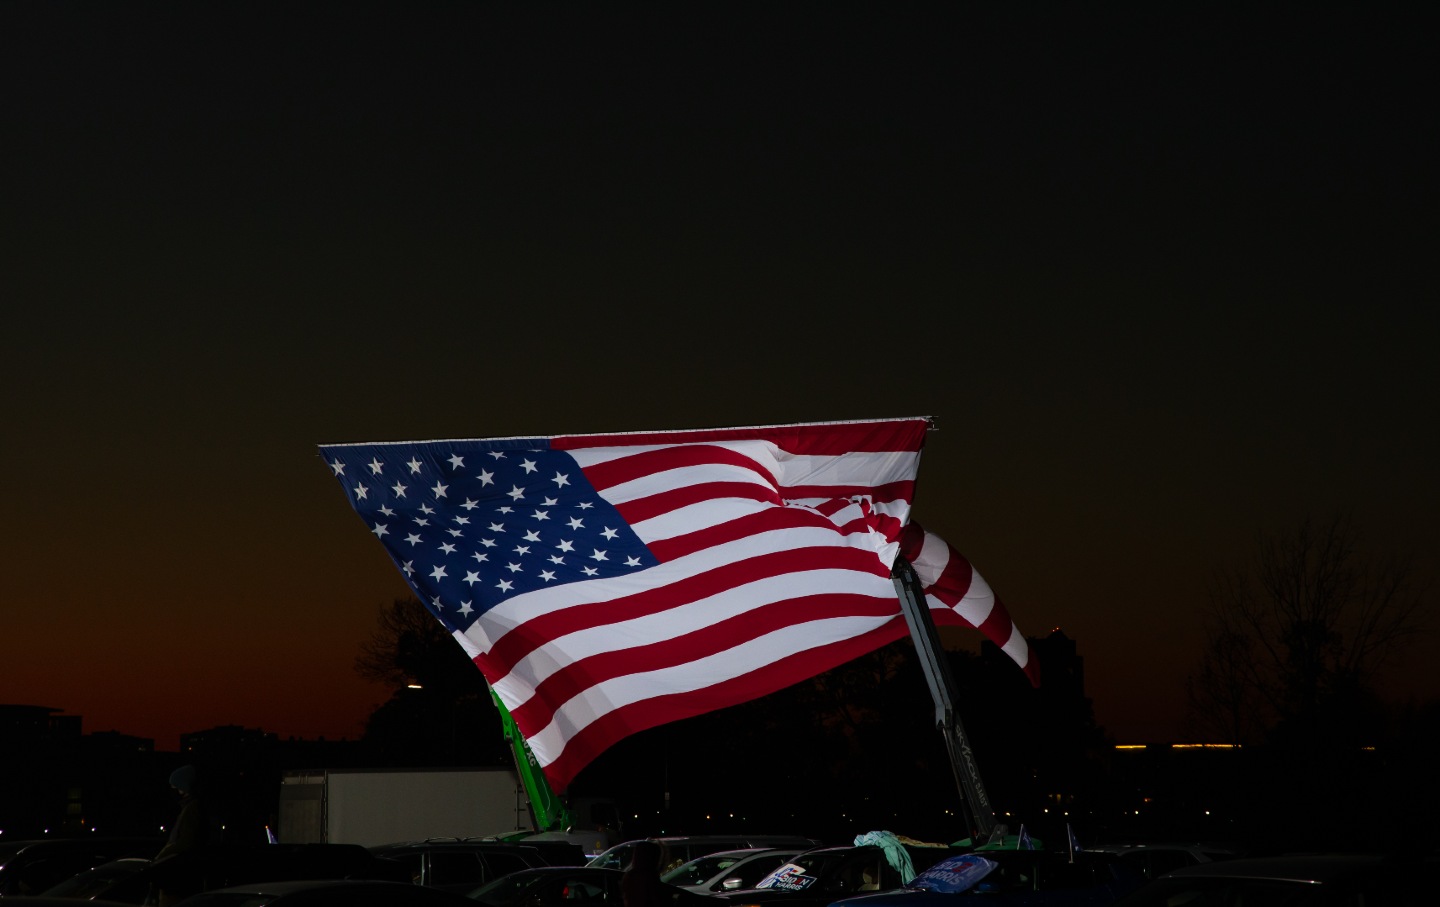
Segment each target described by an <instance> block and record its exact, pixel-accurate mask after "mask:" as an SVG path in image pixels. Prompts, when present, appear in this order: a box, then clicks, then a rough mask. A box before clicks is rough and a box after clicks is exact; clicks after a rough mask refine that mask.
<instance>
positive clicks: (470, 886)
mask: <svg viewBox="0 0 1440 907" xmlns="http://www.w3.org/2000/svg"><path fill="white" fill-rule="evenodd" d="M369 850H370V853H372V854H374V855H375V856H377V857H381V858H384V859H387V860H394V861H396V862H399V863H402V864H404V866H405V868H406V870H407V873H408V875H409V877H410V880H411V881H412V882H414V883H415V884H417V885H424V886H426V887H428V888H443V889H445V890H446V891H454V892H457V893H459V894H464V893H466V892H469V891H473V890H474V889H476V888H478V887H479V886H481V885H483V884H485V883H486V882H489V881H491V880H492V879H498V878H500V877H501V876H503V875H508V874H509V873H512V872H514V871H516V870H517V869H528V868H531V867H535V866H548V865H550V864H549V863H548V862H547V861H546V859H545V857H544V856H543V854H542V853H541V851H540V850H539V849H537V848H535V847H530V846H528V845H524V844H508V843H504V842H501V841H474V840H468V839H461V838H431V839H429V840H425V841H399V842H396V843H393V844H377V845H376V846H374V847H371V848H369Z"/></svg>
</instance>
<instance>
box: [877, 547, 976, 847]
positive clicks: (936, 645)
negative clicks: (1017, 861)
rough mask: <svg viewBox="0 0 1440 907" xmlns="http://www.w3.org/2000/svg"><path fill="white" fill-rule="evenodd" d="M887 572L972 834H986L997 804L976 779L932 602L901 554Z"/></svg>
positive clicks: (973, 756) (974, 766)
mask: <svg viewBox="0 0 1440 907" xmlns="http://www.w3.org/2000/svg"><path fill="white" fill-rule="evenodd" d="M890 575H891V578H892V579H893V580H894V582H895V591H896V592H898V593H899V594H900V609H901V611H903V612H904V614H905V623H906V624H907V625H909V627H910V636H911V638H912V639H913V640H914V641H915V651H916V652H917V653H918V654H919V656H920V664H921V666H922V667H923V668H924V670H925V682H926V683H927V684H928V685H929V686H930V696H931V698H933V699H934V700H935V726H936V727H937V728H939V730H940V733H941V734H942V735H943V736H944V738H945V748H946V749H947V750H948V751H949V753H950V768H951V770H952V771H954V773H955V782H956V784H957V785H958V786H959V788H960V798H961V800H962V801H963V803H964V806H965V809H966V811H967V812H968V813H969V815H968V816H967V818H968V819H969V825H970V837H971V839H972V840H975V841H981V840H985V839H988V838H989V837H990V834H991V833H992V832H993V831H995V828H996V821H995V810H994V809H993V808H992V807H991V806H990V798H989V797H988V796H987V795H986V793H985V785H984V784H983V783H982V782H981V781H980V770H979V768H978V767H977V766H976V764H975V754H974V753H973V752H972V751H971V749H970V742H969V740H968V739H966V737H965V730H964V728H963V727H962V726H961V724H960V717H959V716H958V715H956V714H955V704H954V700H955V681H954V679H953V677H952V676H951V674H950V664H949V662H947V661H946V660H945V650H944V649H943V648H941V646H940V634H939V633H938V632H937V631H936V630H935V621H934V620H933V619H932V618H931V617H930V606H929V605H927V604H926V603H925V593H924V588H923V587H922V586H921V584H920V578H919V577H918V576H916V575H915V568H914V567H912V566H911V565H910V562H909V561H907V560H905V558H903V557H897V558H896V559H895V566H894V567H893V569H892V570H891V574H890Z"/></svg>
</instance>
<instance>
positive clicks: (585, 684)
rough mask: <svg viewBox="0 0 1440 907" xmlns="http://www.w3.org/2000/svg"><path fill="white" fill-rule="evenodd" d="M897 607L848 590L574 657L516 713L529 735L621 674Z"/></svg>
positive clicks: (779, 654)
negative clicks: (819, 622) (647, 642)
mask: <svg viewBox="0 0 1440 907" xmlns="http://www.w3.org/2000/svg"><path fill="white" fill-rule="evenodd" d="M894 610H895V606H894V602H893V601H891V600H888V599H876V598H872V597H870V596H866V595H855V594H852V593H843V592H837V593H832V594H827V595H809V596H804V597H801V598H792V599H787V600H784V601H780V602H776V603H774V604H770V605H766V606H764V607H762V608H756V609H754V610H751V611H747V612H745V613H744V614H736V615H734V616H733V617H729V618H726V619H725V620H722V621H719V622H717V623H713V624H709V625H706V626H704V627H701V628H700V629H698V630H696V631H694V632H692V633H688V634H685V635H684V636H678V637H675V638H674V639H667V640H664V641H662V642H657V643H652V644H650V645H647V646H637V647H635V648H632V649H624V650H619V651H608V652H600V653H597V654H595V655H592V656H589V657H587V658H583V659H580V660H579V661H575V662H572V663H571V664H569V665H567V666H565V667H564V668H562V669H561V670H559V671H556V672H555V673H554V674H552V675H550V676H549V677H547V678H546V679H545V680H544V681H543V682H541V683H540V684H539V686H537V687H536V689H535V694H534V696H532V697H531V698H530V699H529V700H528V701H527V702H526V703H525V704H524V705H522V706H520V707H519V708H517V709H515V710H513V711H512V712H511V715H513V716H514V718H515V723H516V724H517V725H518V726H519V727H520V729H521V731H522V732H524V733H525V734H527V735H529V734H534V733H538V732H539V731H541V730H542V729H544V727H545V725H547V724H549V723H550V718H551V716H552V715H553V714H554V704H563V703H565V702H567V701H569V699H570V698H571V697H573V696H575V695H576V694H578V693H581V692H583V691H584V690H586V689H588V688H590V687H592V686H595V685H596V684H600V683H604V682H606V681H608V680H612V679H614V678H616V677H623V676H626V675H628V674H641V673H645V672H647V671H656V670H660V669H662V668H669V667H674V666H675V665H681V664H685V663H686V662H692V661H698V660H700V659H702V658H708V657H710V656H712V655H716V654H718V653H720V652H725V651H728V650H730V649H733V648H735V647H736V646H740V645H743V644H745V643H749V642H752V641H754V640H756V639H759V638H760V637H762V636H765V635H766V634H768V633H771V632H773V631H776V630H780V629H783V628H785V627H790V626H797V625H802V624H807V623H810V622H812V621H817V620H825V619H827V618H837V617H887V616H888V615H891V614H893V613H894ZM790 654H792V653H790V652H777V653H775V657H776V658H783V657H786V656H788V655H790Z"/></svg>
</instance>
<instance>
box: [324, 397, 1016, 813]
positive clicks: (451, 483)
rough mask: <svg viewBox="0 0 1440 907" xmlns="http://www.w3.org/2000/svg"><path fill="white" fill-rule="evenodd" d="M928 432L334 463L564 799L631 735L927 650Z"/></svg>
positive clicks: (343, 448) (395, 447)
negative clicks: (912, 638) (903, 584)
mask: <svg viewBox="0 0 1440 907" xmlns="http://www.w3.org/2000/svg"><path fill="white" fill-rule="evenodd" d="M927 425H928V420H927V419H925V418H910V419H893V420H877V421H865V422H839V423H812V424H801V425H786V426H768V427H759V428H728V429H711V430H700V431H678V432H654V433H632V434H615V435H585V436H579V435H570V436H556V437H549V438H503V439H491V440H457V441H423V442H401V443H374V444H341V445H328V446H324V447H322V448H321V454H322V456H323V457H324V458H325V461H326V462H327V464H328V465H329V466H330V468H331V470H332V471H333V473H334V475H335V476H336V478H338V479H339V480H340V482H341V484H342V485H343V487H344V488H345V493H346V494H347V496H348V497H349V499H350V502H351V504H352V506H354V508H355V509H356V511H357V512H358V513H359V514H360V515H361V517H362V518H363V519H364V520H365V522H366V525H367V526H369V528H370V531H371V532H372V533H373V534H374V535H375V536H376V538H377V539H378V540H379V541H380V542H381V543H382V544H383V545H384V546H385V548H386V550H387V551H388V552H389V553H390V556H391V557H392V558H393V559H394V561H395V563H396V565H397V566H398V567H399V568H400V570H401V571H402V573H403V574H404V575H405V578H406V580H407V581H408V582H409V584H410V586H411V587H412V588H413V589H414V590H415V592H416V594H417V596H419V598H420V600H421V601H422V602H424V603H425V604H426V605H427V607H429V608H430V610H431V611H432V613H434V614H435V616H436V617H437V618H439V619H440V621H441V622H442V623H444V624H445V626H446V627H447V628H449V629H450V631H451V632H452V633H453V634H454V635H455V638H456V640H457V641H459V643H460V644H461V645H462V646H463V647H464V648H465V650H466V652H467V653H468V654H469V655H470V657H471V658H472V659H473V660H474V662H475V664H476V665H477V666H478V667H479V668H480V670H481V671H482V672H483V673H484V675H485V677H486V679H487V680H488V681H489V682H490V684H491V686H492V687H493V689H494V690H495V692H496V694H497V695H498V696H499V697H500V700H501V701H502V702H503V703H504V704H505V706H506V708H507V709H509V710H510V712H511V714H512V715H513V717H514V719H515V723H516V725H517V726H518V727H519V728H520V730H521V732H522V733H523V734H524V736H525V738H526V740H527V742H528V743H529V744H530V748H531V750H532V751H533V752H534V754H535V756H536V758H537V760H538V761H539V763H540V765H541V766H542V768H543V769H544V771H545V774H546V776H547V778H548V779H549V781H550V783H551V784H552V785H553V786H554V787H555V788H556V789H557V790H562V789H564V787H565V786H566V785H567V784H568V783H569V782H570V780H571V779H572V778H573V777H574V776H575V774H576V773H577V772H579V771H580V769H581V768H583V767H584V766H585V765H586V764H588V763H589V762H590V761H591V760H592V759H593V758H594V757H595V756H597V755H598V754H599V753H601V752H603V751H604V750H605V749H606V748H607V747H609V746H611V745H613V744H614V743H615V742H617V741H618V740H620V739H622V738H624V737H626V736H628V735H630V734H633V733H635V732H637V731H641V730H644V729H646V728H649V727H653V726H656V725H659V724H664V723H667V722H671V721H676V720H679V719H682V718H687V717H690V716H693V715H699V714H702V713H704V712H708V711H712V710H714V709H718V708H723V707H726V706H730V705H735V704H738V703H741V702H745V701H748V700H750V699H754V698H757V697H760V696H763V695H766V694H768V693H772V692H774V691H776V690H779V689H781V688H783V687H785V686H788V685H790V684H793V683H796V682H798V681H801V680H804V679H806V678H808V677H812V676H815V675H816V674H820V673H823V672H824V671H828V670H830V669H831V668H834V667H837V666H838V665H840V664H843V663H845V662H846V661H850V660H852V659H854V658H857V657H859V656H860V655H863V654H865V653H867V652H869V651H872V650H874V649H876V648H879V647H880V646H883V645H885V644H887V643H890V642H893V641H894V640H896V639H899V638H901V637H903V636H905V635H907V633H908V630H907V627H906V624H905V621H904V619H903V618H902V616H901V614H900V609H899V602H898V598H897V596H896V594H895V589H894V585H893V582H892V580H891V578H890V571H891V566H892V565H893V563H894V560H895V557H896V556H897V554H899V552H900V547H901V540H902V536H903V535H904V533H905V526H906V523H907V522H908V519H909V515H910V506H911V500H912V498H913V494H914V489H915V478H916V471H917V468H918V465H919V459H920V449H921V447H922V446H923V444H924V440H925V431H926V428H927ZM912 535H913V534H912ZM941 544H943V543H941ZM926 547H927V546H926V545H924V544H922V545H921V548H922V549H924V548H926ZM962 561H963V559H962ZM967 566H968V565H967ZM946 569H947V568H944V567H943V565H942V568H941V570H940V575H942V576H943V575H944V574H945V570H946ZM975 579H976V580H978V577H976V578H975ZM927 582H929V581H928V580H927ZM971 585H972V586H973V585H974V581H973V580H972V581H971ZM982 585H983V583H982ZM942 592H943V590H942V591H941V592H936V593H934V595H936V596H939V595H941V594H942ZM927 594H929V593H928V592H927ZM943 594H945V595H949V594H950V593H949V592H943ZM951 597H953V596H951ZM957 601H958V602H963V601H965V598H964V591H963V590H962V592H961V598H960V599H957ZM937 602H939V603H940V607H941V609H942V610H944V611H945V612H946V613H947V614H953V615H955V618H958V620H959V622H969V623H971V624H973V625H977V626H980V627H981V629H982V630H985V629H986V628H987V627H989V630H987V632H989V631H990V630H993V629H994V627H995V626H998V624H997V623H996V620H998V619H987V621H988V622H987V621H982V622H980V623H976V622H974V621H972V620H970V619H969V616H968V615H969V614H971V613H977V614H978V613H979V610H980V609H979V608H978V607H971V609H970V611H966V610H965V609H964V608H963V607H961V606H960V605H956V604H951V603H950V602H948V601H945V600H944V599H943V598H939V597H936V598H931V599H930V604H931V607H932V609H935V608H936V604H937ZM971 604H972V606H973V605H974V602H971ZM993 609H999V610H1000V613H1003V609H1001V608H1000V606H999V603H998V602H995V603H994V604H993ZM937 619H938V612H937ZM947 619H948V618H947ZM951 622H954V620H951ZM1003 622H1004V623H1005V624H1006V625H1007V626H1006V635H1005V638H1004V641H1006V642H1008V640H1009V634H1010V625H1009V621H1008V617H1007V618H1005V620H1004V621H1003ZM992 638H993V637H992ZM997 644H1003V642H1001V641H1000V640H997ZM1011 654H1012V656H1013V655H1014V654H1015V652H1014V651H1013V650H1012V651H1011Z"/></svg>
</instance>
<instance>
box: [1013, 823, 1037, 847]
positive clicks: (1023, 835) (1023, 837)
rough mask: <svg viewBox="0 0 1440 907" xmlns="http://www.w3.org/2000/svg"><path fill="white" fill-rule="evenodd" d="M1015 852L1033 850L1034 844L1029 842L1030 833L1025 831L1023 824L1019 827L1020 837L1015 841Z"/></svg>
mask: <svg viewBox="0 0 1440 907" xmlns="http://www.w3.org/2000/svg"><path fill="white" fill-rule="evenodd" d="M1015 849H1016V850H1034V849H1035V842H1033V841H1031V840H1030V832H1028V831H1026V830H1025V825H1024V823H1021V825H1020V835H1019V837H1018V839H1017V840H1016V841H1015Z"/></svg>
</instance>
